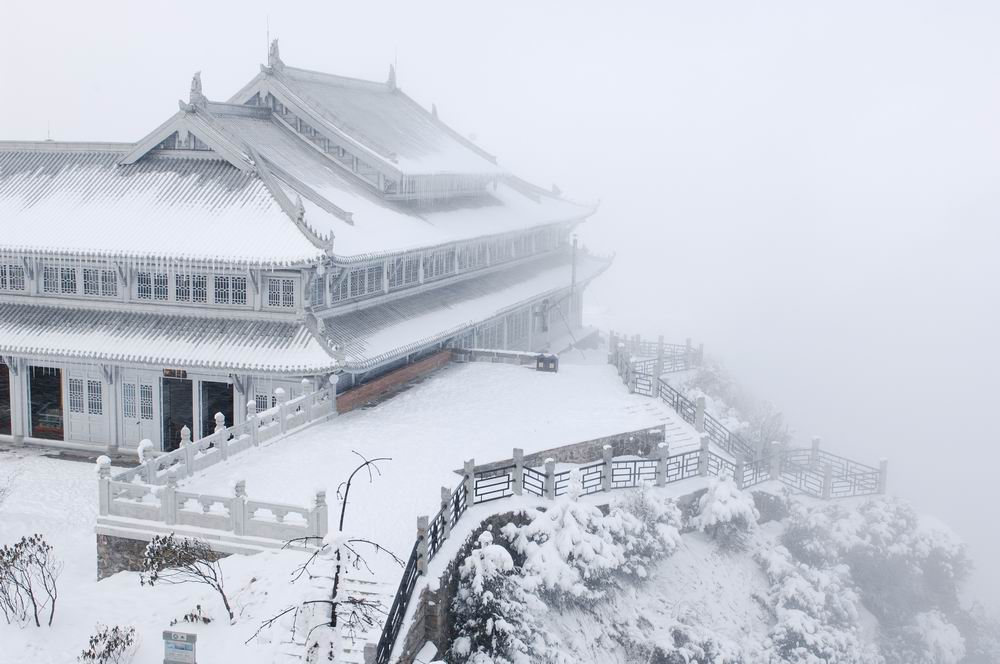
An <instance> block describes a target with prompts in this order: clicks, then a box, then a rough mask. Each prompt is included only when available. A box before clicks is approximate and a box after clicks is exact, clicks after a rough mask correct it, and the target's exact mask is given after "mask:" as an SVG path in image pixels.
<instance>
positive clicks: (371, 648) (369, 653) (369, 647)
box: [364, 643, 378, 664]
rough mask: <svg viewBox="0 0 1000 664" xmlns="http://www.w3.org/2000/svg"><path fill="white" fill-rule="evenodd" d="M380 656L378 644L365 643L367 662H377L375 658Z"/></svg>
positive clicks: (365, 660)
mask: <svg viewBox="0 0 1000 664" xmlns="http://www.w3.org/2000/svg"><path fill="white" fill-rule="evenodd" d="M377 656H378V646H377V645H375V644H374V643H366V644H365V652H364V663H365V664H375V658H376V657H377Z"/></svg>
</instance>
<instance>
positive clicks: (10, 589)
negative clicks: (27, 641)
mask: <svg viewBox="0 0 1000 664" xmlns="http://www.w3.org/2000/svg"><path fill="white" fill-rule="evenodd" d="M61 571H62V563H61V562H59V561H58V560H57V559H56V558H55V556H54V555H53V553H52V547H51V546H50V545H49V544H48V542H46V541H45V539H44V538H43V537H42V536H41V535H38V534H35V535H31V536H30V537H22V538H21V539H20V541H18V542H15V543H14V544H8V545H5V546H2V547H0V613H3V616H4V618H5V619H6V620H7V623H8V624H22V625H23V624H27V623H29V622H34V623H35V626H36V627H41V626H42V620H45V619H46V615H45V613H46V611H47V612H48V616H47V624H48V625H49V626H51V625H52V618H53V617H54V616H55V612H56V599H57V598H58V596H59V592H58V589H57V587H56V580H57V579H58V578H59V573H60V572H61Z"/></svg>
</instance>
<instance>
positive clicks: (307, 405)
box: [302, 378, 313, 423]
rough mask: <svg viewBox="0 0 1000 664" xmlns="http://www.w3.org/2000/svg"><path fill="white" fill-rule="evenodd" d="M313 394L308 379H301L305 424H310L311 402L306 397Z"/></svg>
mask: <svg viewBox="0 0 1000 664" xmlns="http://www.w3.org/2000/svg"><path fill="white" fill-rule="evenodd" d="M312 392H313V389H312V381H311V380H309V379H308V378H303V379H302V397H303V399H302V411H303V412H304V413H305V414H306V422H307V423H308V422H312V419H313V414H312V402H313V400H312V399H310V398H308V395H309V394H310V393H312Z"/></svg>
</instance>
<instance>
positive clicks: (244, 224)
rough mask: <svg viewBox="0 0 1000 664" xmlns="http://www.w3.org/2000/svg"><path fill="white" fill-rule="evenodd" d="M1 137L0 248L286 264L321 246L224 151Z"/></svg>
mask: <svg viewBox="0 0 1000 664" xmlns="http://www.w3.org/2000/svg"><path fill="white" fill-rule="evenodd" d="M124 152H125V150H122V149H120V148H119V149H113V148H110V147H109V148H104V149H84V150H80V149H76V148H75V147H74V146H72V145H66V144H59V143H51V144H50V143H40V144H34V145H30V146H26V145H24V144H9V145H4V144H0V220H3V233H2V234H0V251H4V250H6V251H17V252H28V253H40V254H83V255H92V256H103V257H121V258H128V259H136V260H150V259H151V260H161V259H170V260H177V259H181V260H205V261H213V262H218V261H225V262H234V263H241V264H257V265H271V266H276V265H287V264H293V263H302V262H311V261H316V260H318V259H319V258H320V257H321V256H322V251H321V250H319V249H317V248H316V247H315V246H314V245H313V244H312V243H310V242H309V240H308V239H307V238H306V237H305V236H304V235H303V234H302V233H301V232H300V231H299V230H298V229H297V228H296V227H295V225H294V223H293V222H292V220H291V219H290V218H289V217H288V215H287V214H286V213H285V212H284V211H283V210H282V209H281V207H280V206H279V204H278V203H277V201H276V200H275V199H274V198H273V196H272V195H271V194H270V192H269V191H268V189H267V187H266V186H265V184H264V182H263V181H262V180H261V179H260V178H258V177H256V176H255V175H254V174H252V173H244V172H241V171H240V170H238V169H237V168H235V167H234V166H232V165H231V164H230V163H228V162H226V161H223V160H221V159H211V158H207V159H206V158H202V157H173V156H170V157H168V156H158V155H147V156H146V157H145V158H143V159H142V160H141V161H139V162H136V163H135V164H130V165H126V166H119V165H118V161H119V159H120V158H121V156H122V155H123V154H124Z"/></svg>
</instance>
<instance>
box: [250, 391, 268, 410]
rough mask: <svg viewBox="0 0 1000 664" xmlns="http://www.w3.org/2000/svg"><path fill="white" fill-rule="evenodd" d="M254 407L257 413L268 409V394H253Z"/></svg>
mask: <svg viewBox="0 0 1000 664" xmlns="http://www.w3.org/2000/svg"><path fill="white" fill-rule="evenodd" d="M253 400H254V408H256V409H257V412H258V413H262V412H264V411H265V410H267V409H268V407H269V406H268V402H269V399H268V395H266V394H256V395H254V398H253Z"/></svg>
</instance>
